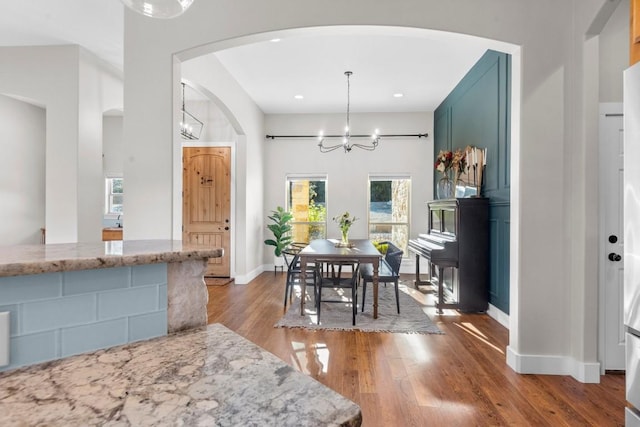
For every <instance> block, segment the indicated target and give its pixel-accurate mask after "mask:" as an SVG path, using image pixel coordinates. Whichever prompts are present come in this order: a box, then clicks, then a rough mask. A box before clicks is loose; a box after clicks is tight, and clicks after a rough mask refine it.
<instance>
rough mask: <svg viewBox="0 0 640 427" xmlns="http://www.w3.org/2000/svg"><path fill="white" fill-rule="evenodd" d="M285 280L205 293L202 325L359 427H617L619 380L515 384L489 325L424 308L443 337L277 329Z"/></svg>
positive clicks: (503, 342)
mask: <svg viewBox="0 0 640 427" xmlns="http://www.w3.org/2000/svg"><path fill="white" fill-rule="evenodd" d="M284 277H285V276H284V274H281V273H278V274H274V273H273V272H265V273H263V274H261V275H260V276H258V277H257V278H256V279H255V280H253V281H252V282H251V283H249V284H248V285H235V284H229V285H226V286H208V289H209V322H210V323H222V324H223V325H225V326H227V327H228V328H230V329H232V330H234V331H236V332H237V333H238V334H240V335H242V336H244V337H246V338H247V339H249V340H251V341H253V342H254V343H256V344H258V345H259V346H261V347H263V348H265V349H266V350H268V351H270V352H272V353H273V354H275V355H276V356H278V357H280V358H281V359H282V360H284V361H285V362H286V363H288V364H290V365H291V366H293V367H294V368H295V369H297V370H299V371H302V372H304V373H306V374H307V375H309V376H311V377H313V378H315V379H316V380H318V381H320V382H321V383H323V384H325V385H327V386H328V387H330V388H332V389H333V390H335V391H337V392H338V393H340V394H342V395H343V396H345V397H347V398H349V399H351V400H353V401H354V402H356V403H357V404H359V405H360V407H361V408H362V415H363V426H365V427H374V426H385V427H389V426H623V425H624V406H625V398H624V375H605V376H603V377H602V378H601V382H600V384H582V383H580V382H578V381H576V380H574V379H573V378H571V377H566V376H549V375H519V374H516V373H515V372H514V371H513V370H511V368H509V367H508V366H507V364H506V361H505V349H506V346H507V343H508V331H507V330H506V329H505V328H504V327H503V326H501V325H500V324H499V323H498V322H496V321H494V320H493V319H491V318H490V317H488V316H486V315H482V314H459V313H457V312H455V311H445V314H444V315H442V316H437V315H435V308H433V307H432V306H431V307H428V314H429V316H430V317H431V318H432V319H433V320H434V322H436V323H437V324H438V326H439V327H440V329H441V330H442V331H443V332H445V335H419V334H391V333H363V332H335V331H307V330H302V329H289V328H274V327H273V325H274V324H275V323H276V321H277V320H278V319H279V318H280V317H281V316H282V315H283V313H284V310H283V298H284ZM406 279H407V282H409V281H410V280H411V278H410V277H408V276H407V277H406ZM381 291H382V288H381ZM414 294H415V295H417V297H419V298H424V301H426V302H430V298H432V295H423V294H421V293H419V292H414ZM431 305H432V303H431ZM347 321H348V319H347Z"/></svg>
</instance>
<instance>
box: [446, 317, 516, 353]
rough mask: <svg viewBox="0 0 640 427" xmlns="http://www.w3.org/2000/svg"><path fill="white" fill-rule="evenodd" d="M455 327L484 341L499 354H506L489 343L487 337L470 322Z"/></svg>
mask: <svg viewBox="0 0 640 427" xmlns="http://www.w3.org/2000/svg"><path fill="white" fill-rule="evenodd" d="M453 325H454V326H457V327H458V328H460V329H462V330H463V331H465V332H466V333H468V334H469V335H471V336H473V337H475V338H477V339H478V340H479V341H482V342H483V343H485V344H487V345H488V346H489V347H491V348H493V349H494V350H496V351H497V352H498V353H500V354H504V351H503V350H502V349H500V348H498V347H496V346H495V345H494V344H492V343H491V342H489V340H488V339H487V337H486V336H485V335H484V334H483V333H482V332H480V331H479V330H478V328H476V327H475V326H474V325H473V324H471V323H469V322H463V323H454V324H453Z"/></svg>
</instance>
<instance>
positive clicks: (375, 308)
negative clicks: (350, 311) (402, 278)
mask: <svg viewBox="0 0 640 427" xmlns="http://www.w3.org/2000/svg"><path fill="white" fill-rule="evenodd" d="M378 267H379V260H376V261H375V262H374V263H373V318H374V319H377V318H378ZM363 302H364V301H363Z"/></svg>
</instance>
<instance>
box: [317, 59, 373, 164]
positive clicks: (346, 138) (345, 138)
mask: <svg viewBox="0 0 640 427" xmlns="http://www.w3.org/2000/svg"><path fill="white" fill-rule="evenodd" d="M352 74H353V72H351V71H345V72H344V75H345V76H347V124H346V126H345V127H344V134H343V135H326V136H325V135H324V134H323V133H322V132H320V135H318V148H320V152H322V153H328V152H330V151H333V150H337V149H339V148H342V149H344V152H345V153H348V152H350V151H351V149H352V148H353V147H358V148H360V149H362V150H367V151H373V150H375V149H376V147H377V146H378V142H379V141H380V135H379V132H378V129H376V130H375V131H374V132H373V134H371V135H351V129H350V126H351V123H350V120H349V112H350V111H349V110H350V108H351V82H350V77H351V75H352ZM327 138H342V143H340V144H335V145H326V143H325V141H326V139H327ZM351 138H366V139H369V142H368V143H362V144H359V143H354V142H352V141H351Z"/></svg>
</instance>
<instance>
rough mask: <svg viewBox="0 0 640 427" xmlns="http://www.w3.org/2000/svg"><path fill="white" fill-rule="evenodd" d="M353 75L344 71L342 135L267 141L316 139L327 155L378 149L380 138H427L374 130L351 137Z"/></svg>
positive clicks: (279, 136) (303, 136) (268, 137)
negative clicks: (334, 140) (329, 141)
mask: <svg viewBox="0 0 640 427" xmlns="http://www.w3.org/2000/svg"><path fill="white" fill-rule="evenodd" d="M352 74H353V73H352V72H351V71H345V72H344V75H345V76H347V124H346V126H345V128H344V133H343V134H342V135H324V133H323V132H322V131H321V132H320V134H319V135H318V136H317V137H316V136H310V135H266V138H267V139H276V138H295V139H301V138H318V148H320V152H322V153H328V152H330V151H334V150H337V149H339V148H342V149H343V150H344V152H345V153H349V152H351V150H352V149H353V147H357V148H360V149H362V150H366V151H373V150H375V149H376V147H378V143H379V142H380V138H395V137H400V138H402V137H405V138H410V137H417V138H427V137H428V136H429V134H428V133H426V132H425V133H414V134H399V135H380V133H379V132H378V129H376V130H375V131H374V132H373V133H372V134H371V135H352V134H351V123H350V117H349V114H350V110H351V82H350V78H351V75H352ZM296 98H297V97H296ZM329 138H340V139H342V142H341V143H339V144H335V145H326V143H325V141H326V140H327V139H329ZM356 138H359V139H364V140H366V139H368V140H369V141H368V142H366V143H362V144H361V143H354V142H352V140H354V139H356Z"/></svg>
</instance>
